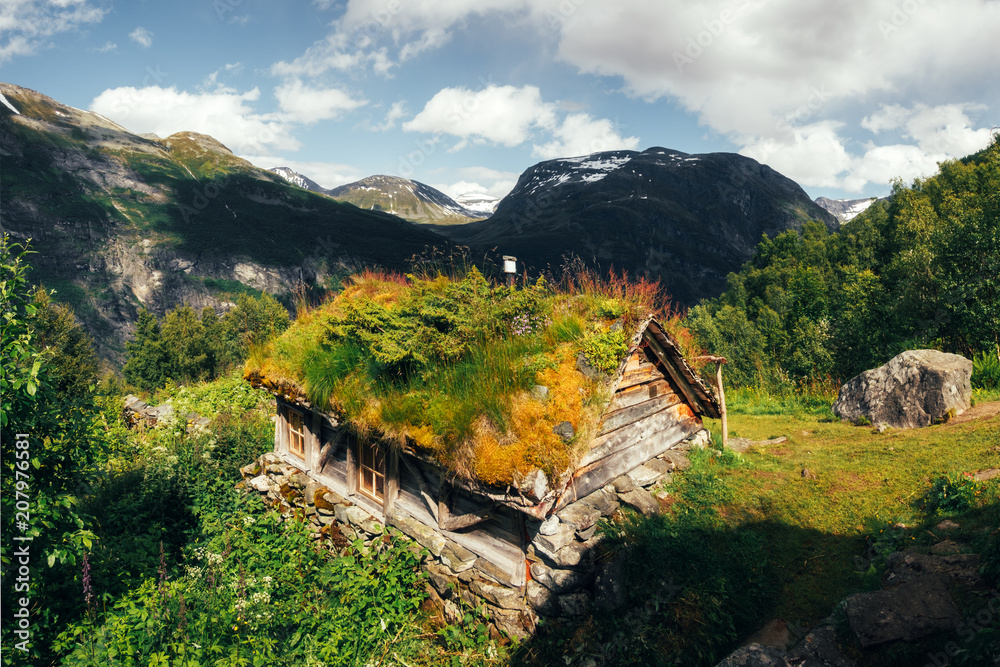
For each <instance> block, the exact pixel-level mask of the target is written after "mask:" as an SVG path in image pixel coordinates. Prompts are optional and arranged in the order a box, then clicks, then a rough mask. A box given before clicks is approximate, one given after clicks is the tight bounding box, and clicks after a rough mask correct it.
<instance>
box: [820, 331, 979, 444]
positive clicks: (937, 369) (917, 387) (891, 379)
mask: <svg viewBox="0 0 1000 667" xmlns="http://www.w3.org/2000/svg"><path fill="white" fill-rule="evenodd" d="M971 378H972V362H971V361H969V360H968V359H966V358H965V357H961V356H959V355H957V354H948V353H945V352H938V351H937V350H909V351H907V352H903V353H902V354H899V355H897V356H895V357H893V358H892V359H891V360H890V361H889V363H887V364H886V365H884V366H879V367H878V368H875V369H872V370H868V371H865V372H864V373H862V374H861V375H858V376H857V377H855V378H853V379H852V380H850V381H849V382H847V384H845V385H844V386H843V387H841V388H840V395H839V396H838V397H837V402H836V403H834V404H833V412H834V414H836V415H837V416H838V417H840V418H841V419H849V420H851V421H857V420H858V419H860V418H861V417H865V418H867V419H868V420H869V421H870V422H872V423H873V424H887V425H889V426H892V427H894V428H918V427H921V426H928V425H930V424H933V423H934V422H936V421H939V420H940V419H942V418H943V417H945V415H947V414H949V412H950V413H951V416H955V415H960V414H962V413H963V412H965V411H966V410H968V409H969V406H970V400H971V398H972V385H971V384H970V380H971Z"/></svg>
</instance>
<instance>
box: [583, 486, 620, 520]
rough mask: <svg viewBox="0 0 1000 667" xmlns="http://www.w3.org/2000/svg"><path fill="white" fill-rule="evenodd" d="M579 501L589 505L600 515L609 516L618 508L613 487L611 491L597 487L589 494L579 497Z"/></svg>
mask: <svg viewBox="0 0 1000 667" xmlns="http://www.w3.org/2000/svg"><path fill="white" fill-rule="evenodd" d="M579 502H581V503H585V504H587V505H590V506H591V507H593V508H594V509H596V510H597V511H598V512H600V513H601V516H611V515H612V514H614V513H615V511H617V509H618V506H619V505H618V496H617V494H616V493H615V492H614V490H613V487H612V490H611V491H606V490H605V489H598V490H597V491H594V492H593V493H591V494H590V495H589V496H585V497H584V498H581V499H580V501H579Z"/></svg>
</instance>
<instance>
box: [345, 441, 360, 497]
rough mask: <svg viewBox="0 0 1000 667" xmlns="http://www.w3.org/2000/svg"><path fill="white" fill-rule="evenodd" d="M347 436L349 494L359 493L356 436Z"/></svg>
mask: <svg viewBox="0 0 1000 667" xmlns="http://www.w3.org/2000/svg"><path fill="white" fill-rule="evenodd" d="M345 435H346V437H347V494H348V495H351V496H353V495H357V493H358V448H357V442H356V440H357V439H356V438H355V437H354V436H351V435H349V434H345Z"/></svg>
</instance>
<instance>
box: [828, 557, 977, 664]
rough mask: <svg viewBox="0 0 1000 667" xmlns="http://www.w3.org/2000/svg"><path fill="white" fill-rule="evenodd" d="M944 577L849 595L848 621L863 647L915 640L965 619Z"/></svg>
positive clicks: (929, 576) (948, 627)
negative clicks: (956, 605) (960, 613)
mask: <svg viewBox="0 0 1000 667" xmlns="http://www.w3.org/2000/svg"><path fill="white" fill-rule="evenodd" d="M945 581H946V580H945V578H944V577H943V576H940V575H931V574H926V575H923V576H921V577H920V578H919V579H914V580H912V581H907V582H905V583H902V584H900V585H898V586H895V587H893V588H889V589H886V590H881V591H874V592H870V593H855V594H854V595H851V596H848V598H847V620H848V622H849V623H850V625H851V630H852V631H853V632H854V635H855V636H856V637H857V639H858V642H859V643H860V644H861V647H862V648H869V647H871V646H877V645H879V644H884V643H886V642H892V641H904V642H912V641H914V640H917V639H920V638H922V637H926V636H927V635H929V634H932V633H934V632H937V631H939V630H948V629H950V628H953V627H955V626H957V625H958V624H959V623H961V622H962V617H961V616H960V615H959V613H958V609H957V608H956V607H955V601H954V600H952V598H951V594H950V593H949V592H948V586H947V585H946V583H945Z"/></svg>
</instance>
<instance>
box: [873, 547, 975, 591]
mask: <svg viewBox="0 0 1000 667" xmlns="http://www.w3.org/2000/svg"><path fill="white" fill-rule="evenodd" d="M981 560H982V559H981V557H980V556H979V554H954V555H941V556H931V555H928V554H922V553H918V552H917V551H916V550H915V549H913V548H910V549H907V550H906V551H897V552H895V553H891V554H889V556H888V557H887V558H886V559H885V566H886V574H885V578H884V581H883V584H882V585H883V586H886V587H888V586H895V585H898V584H900V583H903V582H907V581H913V580H914V579H918V578H920V577H922V576H925V575H941V576H944V577H946V578H947V579H948V580H949V581H951V582H952V583H955V584H961V585H964V586H966V587H969V588H977V587H979V586H981V585H982V583H983V580H982V577H981V576H980V574H979V566H980V564H981Z"/></svg>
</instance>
